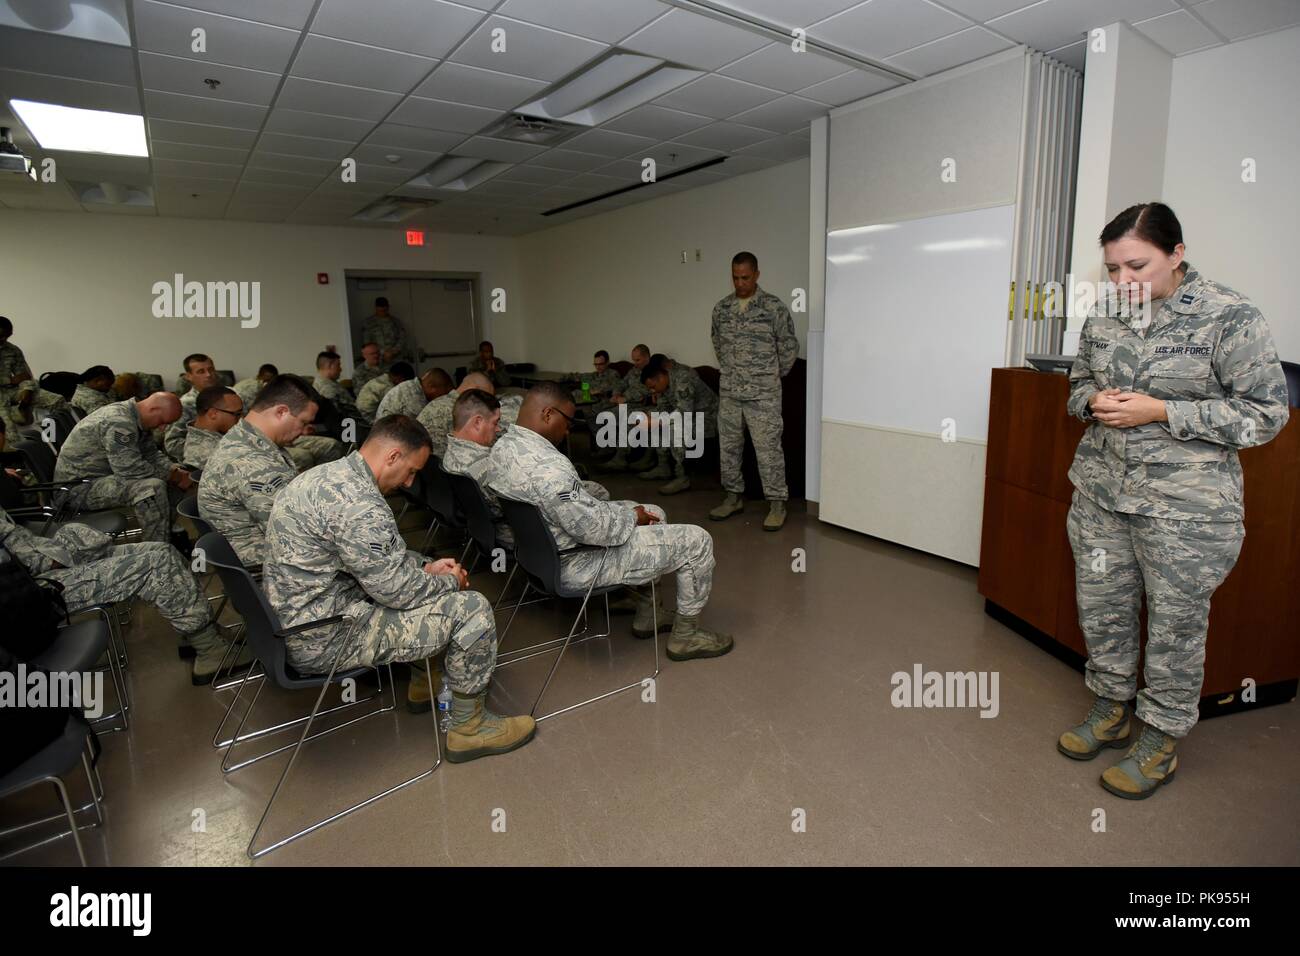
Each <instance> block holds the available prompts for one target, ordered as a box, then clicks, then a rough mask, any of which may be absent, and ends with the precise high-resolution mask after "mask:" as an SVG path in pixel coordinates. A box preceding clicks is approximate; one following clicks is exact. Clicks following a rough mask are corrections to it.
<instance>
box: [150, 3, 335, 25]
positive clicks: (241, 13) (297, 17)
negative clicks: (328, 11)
mask: <svg viewBox="0 0 1300 956" xmlns="http://www.w3.org/2000/svg"><path fill="white" fill-rule="evenodd" d="M175 2H176V4H177V5H178V6H182V7H193V8H194V9H196V10H207V11H208V12H210V13H223V14H225V15H226V16H230V17H240V18H242V19H244V20H257V21H260V22H262V23H271V24H274V25H276V26H280V27H290V28H292V29H294V30H301V29H302V28H303V27H305V26H306V25H307V18H308V17H309V16H311V8H312V6H313V5H314V4H315V3H316V0H274V2H273V3H268V2H267V0H175Z"/></svg>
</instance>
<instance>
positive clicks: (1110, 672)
mask: <svg viewBox="0 0 1300 956" xmlns="http://www.w3.org/2000/svg"><path fill="white" fill-rule="evenodd" d="M1101 246H1102V251H1103V254H1104V257H1105V263H1106V270H1107V272H1108V273H1109V274H1110V279H1111V281H1112V282H1113V283H1115V284H1116V285H1117V287H1118V293H1119V308H1117V309H1116V308H1112V309H1105V308H1102V309H1097V310H1094V312H1093V314H1092V315H1091V316H1090V317H1089V318H1088V320H1087V322H1086V323H1085V324H1084V327H1083V333H1082V337H1081V339H1080V342H1079V354H1078V356H1077V357H1076V358H1075V361H1074V367H1073V368H1072V369H1071V370H1070V385H1071V388H1070V400H1069V411H1070V413H1071V414H1073V415H1076V416H1078V417H1079V418H1081V419H1082V420H1084V421H1086V422H1088V423H1089V424H1088V430H1087V431H1086V432H1085V433H1084V436H1083V438H1082V440H1080V442H1079V448H1078V451H1077V452H1076V453H1075V456H1074V463H1073V465H1072V466H1071V467H1070V481H1071V482H1072V483H1073V484H1074V488H1075V491H1074V499H1073V504H1072V505H1071V507H1070V513H1069V517H1068V519H1067V522H1066V524H1067V529H1068V531H1069V536H1070V545H1071V548H1072V549H1073V551H1074V561H1075V582H1076V587H1077V597H1078V605H1079V627H1080V629H1081V630H1082V631H1083V634H1084V638H1085V640H1086V642H1087V646H1088V666H1087V672H1086V676H1085V682H1086V683H1087V685H1088V687H1089V688H1090V689H1091V690H1092V691H1094V692H1095V693H1096V695H1097V699H1096V702H1095V703H1094V704H1093V707H1092V710H1091V711H1090V712H1089V713H1088V715H1087V717H1085V718H1084V721H1083V723H1081V724H1079V725H1078V726H1076V727H1072V728H1071V729H1070V730H1067V731H1066V732H1065V733H1064V734H1062V735H1061V738H1060V740H1059V742H1058V743H1057V749H1058V750H1060V752H1061V753H1063V754H1065V756H1067V757H1071V758H1073V759H1075V760H1091V759H1092V758H1093V757H1095V756H1097V754H1098V753H1099V752H1100V751H1101V750H1102V748H1104V747H1123V746H1125V745H1126V744H1128V743H1130V738H1131V737H1134V736H1136V741H1135V742H1133V744H1132V746H1131V747H1129V750H1128V753H1127V754H1126V755H1125V757H1124V759H1122V760H1121V761H1120V762H1119V763H1118V764H1116V765H1115V766H1113V767H1110V768H1109V769H1107V770H1106V771H1105V773H1103V774H1102V777H1101V784H1102V786H1103V787H1105V788H1106V789H1107V790H1109V791H1110V792H1111V793H1113V794H1115V795H1116V796H1119V797H1125V798H1127V799H1131V800H1141V799H1144V798H1146V797H1149V796H1151V794H1153V793H1154V792H1155V791H1156V788H1157V787H1159V786H1160V785H1161V784H1162V783H1167V782H1169V780H1171V779H1172V778H1173V775H1174V771H1175V770H1177V768H1178V757H1177V756H1176V754H1175V752H1174V751H1175V747H1176V745H1177V743H1178V741H1179V740H1180V739H1181V738H1183V737H1185V736H1187V734H1188V732H1189V731H1190V730H1191V729H1192V727H1193V726H1194V725H1195V724H1196V719H1197V704H1198V702H1199V700H1200V693H1201V683H1202V680H1203V677H1204V664H1205V632H1206V627H1207V623H1208V619H1209V613H1210V597H1211V596H1212V595H1213V594H1214V591H1215V589H1216V588H1218V586H1219V585H1220V584H1221V583H1222V582H1223V579H1224V578H1226V577H1227V576H1228V572H1229V571H1231V570H1232V566H1233V565H1234V564H1235V563H1236V561H1237V555H1238V553H1239V552H1240V551H1241V541H1242V538H1243V536H1244V534H1245V530H1244V528H1243V526H1242V515H1243V510H1242V495H1241V464H1240V462H1239V461H1238V460H1237V449H1238V448H1249V447H1250V446H1252V445H1260V444H1263V443H1264V442H1266V441H1269V440H1270V439H1271V438H1273V436H1275V435H1276V434H1277V433H1278V432H1279V431H1280V430H1281V429H1282V426H1283V425H1285V424H1286V421H1287V415H1288V412H1287V393H1286V378H1285V376H1284V374H1283V371H1282V366H1281V365H1280V364H1279V362H1278V358H1277V351H1276V349H1275V348H1274V347H1273V339H1272V336H1270V335H1269V331H1268V326H1267V325H1266V324H1265V322H1264V317H1263V316H1262V315H1260V313H1259V310H1258V309H1256V308H1255V307H1254V306H1253V305H1251V303H1250V301H1249V300H1247V299H1246V298H1244V297H1243V296H1241V295H1239V294H1238V293H1236V292H1233V291H1232V290H1231V289H1229V288H1227V287H1225V286H1222V285H1219V284H1218V283H1216V282H1212V281H1211V280H1209V279H1207V278H1205V277H1204V276H1202V275H1200V274H1199V273H1198V272H1197V271H1196V270H1195V269H1194V268H1192V266H1191V264H1190V263H1188V262H1186V261H1185V260H1184V259H1183V251H1184V247H1183V232H1182V226H1180V225H1179V223H1178V219H1177V217H1176V216H1175V215H1174V213H1173V210H1172V209H1170V208H1169V207H1168V206H1166V205H1164V204H1163V203H1158V202H1153V203H1143V204H1141V205H1138V206H1130V207H1129V208H1128V209H1125V210H1124V211H1123V212H1121V213H1120V214H1119V215H1118V216H1116V217H1115V218H1114V219H1113V220H1112V221H1111V222H1110V224H1109V225H1107V226H1106V228H1105V229H1104V230H1102V233H1101ZM1148 283H1149V285H1147V284H1148ZM1107 313H1115V314H1107ZM1144 590H1145V593H1146V601H1147V648H1146V669H1145V672H1144V676H1145V678H1146V686H1145V687H1144V688H1143V690H1142V693H1141V694H1137V693H1136V691H1137V665H1138V652H1139V637H1138V634H1139V622H1138V610H1139V608H1140V606H1141V602H1142V595H1143V591H1144ZM1135 696H1136V697H1137V717H1138V719H1139V720H1140V721H1142V723H1143V725H1144V726H1143V727H1142V730H1141V733H1140V734H1138V735H1132V734H1130V730H1129V726H1130V723H1131V716H1132V711H1131V709H1130V708H1131V702H1132V701H1133V699H1134V697H1135Z"/></svg>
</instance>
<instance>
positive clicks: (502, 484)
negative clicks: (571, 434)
mask: <svg viewBox="0 0 1300 956" xmlns="http://www.w3.org/2000/svg"><path fill="white" fill-rule="evenodd" d="M487 483H488V486H489V487H490V488H491V489H492V490H493V491H494V492H496V493H497V494H499V495H503V496H505V497H507V498H513V499H515V500H517V501H527V502H529V503H530V504H533V505H535V506H536V507H537V508H538V510H539V511H541V513H542V517H543V519H544V520H545V521H546V523H547V525H548V526H549V527H550V529H551V534H552V535H554V536H555V543H556V546H557V547H558V548H559V549H560V550H561V551H564V550H567V549H569V548H574V547H577V546H578V545H584V544H585V545H603V546H607V547H608V549H609V550H608V552H605V551H600V550H593V551H580V552H578V553H576V554H568V555H562V556H561V558H560V561H561V565H560V575H561V580H562V582H563V583H564V585H565V586H566V587H570V588H575V589H578V588H581V589H584V590H585V589H586V588H587V587H588V586H591V585H592V583H593V581H594V582H595V586H596V587H606V586H612V585H616V584H627V585H639V584H648V583H650V582H651V581H656V580H658V579H659V577H660V575H663V574H666V573H667V572H669V571H676V572H677V610H678V613H679V614H683V615H688V616H693V615H698V614H699V613H700V612H701V611H702V610H703V609H704V605H705V604H706V603H707V602H708V600H709V592H710V591H711V590H712V588H713V566H714V560H713V538H712V537H711V536H710V535H709V533H708V532H707V531H705V530H704V529H703V528H701V527H699V526H698V525H690V524H663V523H661V524H652V525H644V526H640V527H638V526H637V523H636V512H635V511H634V510H633V509H634V508H635V507H636V502H635V501H597V500H596V499H595V498H593V497H592V496H591V495H590V494H589V493H588V492H587V489H586V488H585V487H584V486H583V483H582V481H581V480H580V479H579V478H578V473H577V471H575V470H574V468H573V464H572V462H570V461H569V459H567V458H565V457H564V456H563V455H562V454H560V453H559V451H557V450H556V449H555V446H553V445H552V444H551V443H550V442H549V441H547V440H546V439H545V438H543V437H542V436H541V435H539V434H537V432H535V431H532V430H530V429H528V428H524V427H523V426H521V425H512V426H511V427H510V428H508V429H506V432H505V434H504V435H502V436H501V437H500V438H498V439H497V442H496V444H495V445H493V446H492V453H491V456H490V458H489V466H488V482H487ZM644 507H645V510H646V511H648V512H650V513H651V514H653V515H655V516H656V517H658V518H659V519H660V521H661V522H662V521H663V520H664V518H665V515H664V512H663V510H662V509H660V508H658V507H656V506H654V505H645V506H644ZM602 559H603V561H602Z"/></svg>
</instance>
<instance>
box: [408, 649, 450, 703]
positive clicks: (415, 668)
mask: <svg viewBox="0 0 1300 956" xmlns="http://www.w3.org/2000/svg"><path fill="white" fill-rule="evenodd" d="M426 667H427V668H428V669H429V674H428V677H426V676H425V673H424V669H425V668H426ZM430 679H432V681H433V695H430V693H429V680H430ZM441 686H442V675H441V674H439V673H438V665H437V664H435V663H434V660H433V658H432V657H430V658H428V659H426V660H423V661H411V682H410V683H409V684H407V685H406V709H407V710H408V711H410V712H411V713H413V714H427V713H428V712H429V711H430V710H432V709H433V697H434V696H436V695H437V693H438V688H439V687H441Z"/></svg>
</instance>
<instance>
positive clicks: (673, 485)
mask: <svg viewBox="0 0 1300 956" xmlns="http://www.w3.org/2000/svg"><path fill="white" fill-rule="evenodd" d="M672 479H673V480H672V481H670V482H668V484H666V485H664V486H663V487H662V488H660V489H659V494H661V495H680V494H681V493H682V492H683V491H689V490H690V488H691V479H689V478H687V477H686V466H685V465H682V464H678V463H677V462H676V461H674V462H673V474H672Z"/></svg>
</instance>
